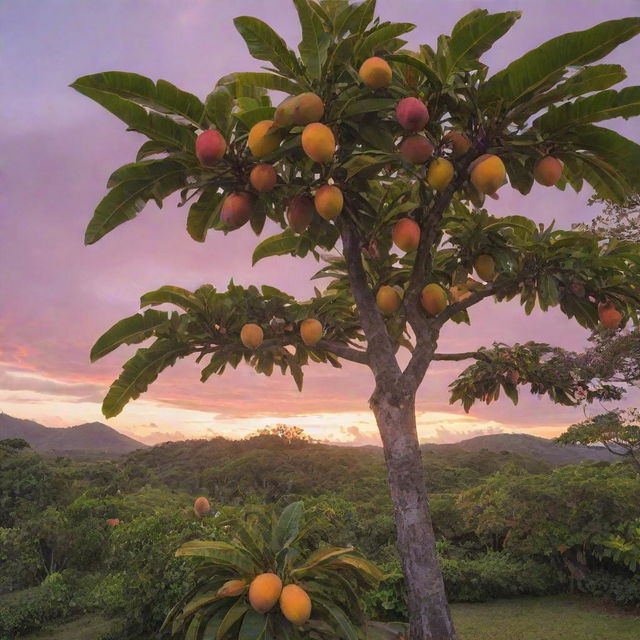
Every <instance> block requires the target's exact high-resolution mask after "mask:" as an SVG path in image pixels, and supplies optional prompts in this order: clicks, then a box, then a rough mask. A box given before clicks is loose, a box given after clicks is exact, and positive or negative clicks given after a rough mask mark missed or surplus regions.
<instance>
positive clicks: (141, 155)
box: [136, 140, 169, 162]
mask: <svg viewBox="0 0 640 640" xmlns="http://www.w3.org/2000/svg"><path fill="white" fill-rule="evenodd" d="M168 151H169V149H167V146H166V145H165V144H164V143H163V142H156V141H155V140H147V142H145V143H144V144H143V145H142V146H141V147H140V149H138V154H137V155H136V162H140V161H141V160H144V159H145V158H148V157H149V156H154V155H156V154H158V153H167V152H168Z"/></svg>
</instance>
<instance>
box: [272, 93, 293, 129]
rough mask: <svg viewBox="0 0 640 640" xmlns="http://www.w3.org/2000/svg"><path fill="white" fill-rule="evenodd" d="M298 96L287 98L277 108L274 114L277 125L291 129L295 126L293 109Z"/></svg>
mask: <svg viewBox="0 0 640 640" xmlns="http://www.w3.org/2000/svg"><path fill="white" fill-rule="evenodd" d="M297 98H298V96H289V97H288V98H285V99H284V100H283V101H282V102H281V103H280V104H279V105H278V106H277V108H276V112H275V113H274V114H273V122H274V123H275V125H276V126H277V127H280V128H282V129H289V127H292V126H293V110H294V109H295V106H296V100H297Z"/></svg>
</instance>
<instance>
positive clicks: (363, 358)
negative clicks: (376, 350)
mask: <svg viewBox="0 0 640 640" xmlns="http://www.w3.org/2000/svg"><path fill="white" fill-rule="evenodd" d="M317 346H318V347H320V348H321V349H324V350H325V351H330V352H331V353H333V354H335V355H337V356H338V357H339V358H342V359H343V360H350V361H351V362H357V363H358V364H367V365H368V364H369V355H368V354H367V352H366V351H359V350H358V349H353V348H352V347H348V346H347V345H346V344H341V343H339V342H331V341H330V340H320V342H318V344H317Z"/></svg>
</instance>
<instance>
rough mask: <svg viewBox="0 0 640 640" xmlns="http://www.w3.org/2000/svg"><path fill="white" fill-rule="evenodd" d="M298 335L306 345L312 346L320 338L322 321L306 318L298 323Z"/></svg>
mask: <svg viewBox="0 0 640 640" xmlns="http://www.w3.org/2000/svg"><path fill="white" fill-rule="evenodd" d="M300 337H301V338H302V342H304V343H305V344H306V345H307V346H308V347H313V346H315V345H317V344H318V342H320V340H322V323H321V322H320V321H319V320H316V319H315V318H307V319H306V320H303V321H302V323H301V324H300Z"/></svg>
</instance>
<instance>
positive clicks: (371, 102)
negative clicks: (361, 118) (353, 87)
mask: <svg viewBox="0 0 640 640" xmlns="http://www.w3.org/2000/svg"><path fill="white" fill-rule="evenodd" d="M396 104H398V101H397V100H396V99H395V98H366V99H365V100H354V101H353V102H352V103H351V104H348V105H347V106H346V107H345V109H344V111H342V113H341V114H340V115H341V116H342V117H349V116H355V115H357V114H359V113H370V112H372V111H375V112H378V111H386V110H387V109H391V108H392V107H395V106H396Z"/></svg>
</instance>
